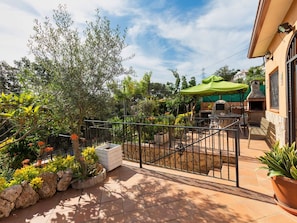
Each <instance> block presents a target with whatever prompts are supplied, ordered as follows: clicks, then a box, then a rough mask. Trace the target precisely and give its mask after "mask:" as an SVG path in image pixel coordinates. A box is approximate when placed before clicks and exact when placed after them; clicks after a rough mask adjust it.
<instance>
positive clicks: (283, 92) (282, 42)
mask: <svg viewBox="0 0 297 223" xmlns="http://www.w3.org/2000/svg"><path fill="white" fill-rule="evenodd" d="M296 12H297V1H294V2H293V3H292V5H291V8H290V10H289V11H288V14H287V15H286V17H285V18H284V20H283V22H288V23H289V24H291V25H293V26H295V28H296V29H297V13H296ZM295 32H296V31H295V30H294V31H292V32H290V33H277V27H276V33H275V37H274V39H273V41H272V43H271V44H270V46H269V49H268V50H269V51H270V52H272V54H273V59H272V60H267V61H266V62H265V70H266V76H265V79H266V81H265V82H266V118H267V119H268V120H269V121H271V122H273V123H274V124H275V127H276V138H277V140H279V141H280V143H281V144H285V143H287V126H286V125H287V88H288V86H287V73H286V55H287V51H288V46H289V44H290V42H291V39H292V37H293V36H294V33H295ZM276 70H278V74H279V76H278V78H279V81H278V83H279V85H278V86H279V109H278V110H275V109H271V106H270V93H269V92H270V86H269V80H270V75H271V74H272V73H273V72H274V71H276Z"/></svg>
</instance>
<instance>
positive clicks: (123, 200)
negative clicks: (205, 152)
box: [0, 139, 297, 223]
mask: <svg viewBox="0 0 297 223" xmlns="http://www.w3.org/2000/svg"><path fill="white" fill-rule="evenodd" d="M240 147H241V156H240V158H239V176H240V178H239V185H240V187H239V188H237V187H235V183H234V182H229V181H222V180H219V179H213V178H210V177H204V176H199V175H194V174H188V173H184V172H177V171H173V170H168V169H161V168H157V167H152V166H144V168H143V169H140V168H139V167H138V164H136V163H130V162H126V161H124V164H123V165H122V166H121V167H119V168H117V169H115V170H113V171H111V172H109V173H108V176H107V179H106V180H105V182H104V183H102V184H99V185H97V186H95V187H92V188H87V189H85V190H83V191H82V190H74V189H68V190H67V191H65V192H59V193H57V194H56V195H55V196H53V197H52V198H49V199H46V200H41V201H39V202H38V203H37V204H36V205H34V206H31V207H28V208H26V209H21V210H15V211H13V212H12V213H11V215H10V216H9V217H8V218H4V219H2V220H0V222H5V223H15V222H16V223H22V222H37V223H60V222H61V223H64V222H65V223H70V222H79V223H83V222H88V223H95V222H96V223H98V222H100V223H101V222H116V223H118V222H123V223H130V222H158V223H159V222H172V223H178V222H186V223H191V222H193V223H196V222H219V223H225V222H228V223H230V222H236V223H238V222H239V223H243V222H245V223H249V222H256V223H268V222H269V223H276V222H286V223H293V222H297V217H295V216H293V215H291V214H289V213H287V212H286V211H284V210H283V209H281V208H280V207H279V206H277V205H276V204H275V202H274V200H273V197H272V196H273V192H272V187H271V184H270V180H269V179H268V178H267V176H266V171H265V170H262V169H259V167H260V166H261V165H260V164H259V162H258V160H257V159H256V158H257V157H258V156H260V155H262V154H263V151H265V150H268V147H267V145H266V143H265V142H264V141H256V140H253V141H251V147H250V149H247V140H246V139H242V140H241V141H240ZM231 177H232V176H231ZM233 177H234V176H233Z"/></svg>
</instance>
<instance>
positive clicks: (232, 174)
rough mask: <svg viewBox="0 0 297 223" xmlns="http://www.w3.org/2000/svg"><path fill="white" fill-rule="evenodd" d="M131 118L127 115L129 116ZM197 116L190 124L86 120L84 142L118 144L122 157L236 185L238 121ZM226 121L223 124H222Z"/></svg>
mask: <svg viewBox="0 0 297 223" xmlns="http://www.w3.org/2000/svg"><path fill="white" fill-rule="evenodd" d="M130 120H131V119H130ZM212 121H213V120H209V119H197V120H194V121H193V122H192V124H191V125H162V124H150V123H139V122H127V121H119V122H108V121H99V120H86V121H85V123H86V125H85V132H84V134H85V136H84V137H85V138H86V144H87V145H95V146H96V145H99V144H101V143H103V142H111V143H116V144H121V145H122V151H123V159H125V160H129V161H133V162H138V163H139V165H140V167H142V165H143V164H148V165H155V166H159V167H164V168H170V169H174V170H180V171H185V172H189V173H195V174H201V175H205V176H209V177H214V178H220V179H224V180H229V181H234V182H236V186H239V179H238V178H239V176H238V155H239V153H240V148H239V146H240V144H239V121H238V120H232V119H230V120H229V121H228V122H226V119H225V120H224V121H225V123H224V126H220V125H217V126H213V125H211V124H212V123H211V122H212ZM226 123H227V124H226Z"/></svg>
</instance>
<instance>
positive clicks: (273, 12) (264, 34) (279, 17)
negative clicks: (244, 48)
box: [247, 0, 294, 58]
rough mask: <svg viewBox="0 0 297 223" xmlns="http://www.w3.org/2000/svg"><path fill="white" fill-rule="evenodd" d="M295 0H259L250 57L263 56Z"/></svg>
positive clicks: (249, 52)
mask: <svg viewBox="0 0 297 223" xmlns="http://www.w3.org/2000/svg"><path fill="white" fill-rule="evenodd" d="M293 1H294V0H259V4H258V9H257V14H256V19H255V22H254V28H253V32H252V36H251V41H250V47H249V51H248V55H247V56H248V58H256V57H263V56H264V55H265V53H266V52H267V51H268V48H269V46H270V44H271V42H272V40H273V38H274V37H275V35H276V34H277V29H278V26H279V25H280V24H282V23H283V22H284V21H283V20H284V18H285V16H286V15H287V13H288V10H289V9H290V7H291V4H292V3H293Z"/></svg>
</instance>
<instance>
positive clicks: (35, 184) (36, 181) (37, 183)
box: [30, 177, 43, 190]
mask: <svg viewBox="0 0 297 223" xmlns="http://www.w3.org/2000/svg"><path fill="white" fill-rule="evenodd" d="M42 184H43V180H42V178H41V177H35V178H33V179H32V180H31V182H30V186H31V187H32V188H33V189H34V190H37V189H40V188H41V187H42Z"/></svg>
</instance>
